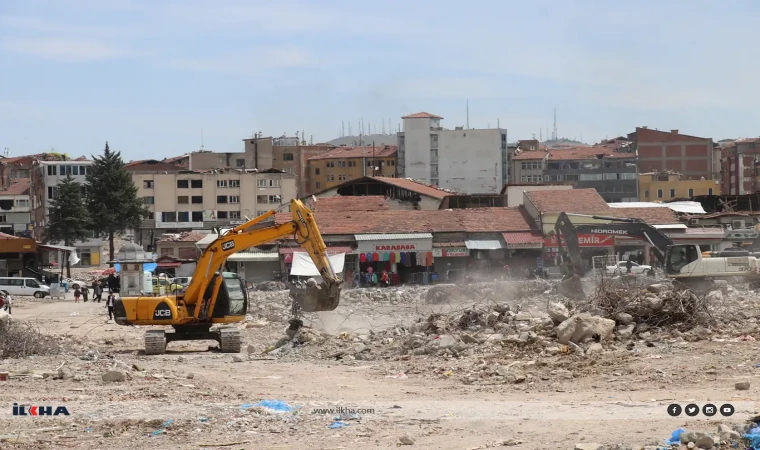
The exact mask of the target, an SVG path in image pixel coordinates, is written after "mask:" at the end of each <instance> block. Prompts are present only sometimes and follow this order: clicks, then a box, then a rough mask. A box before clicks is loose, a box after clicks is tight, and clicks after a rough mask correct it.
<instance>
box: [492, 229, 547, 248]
mask: <svg viewBox="0 0 760 450" xmlns="http://www.w3.org/2000/svg"><path fill="white" fill-rule="evenodd" d="M502 236H504V242H506V243H507V248H508V249H523V248H542V247H543V246H544V237H543V236H542V235H541V233H539V232H538V231H515V232H508V233H503V234H502Z"/></svg>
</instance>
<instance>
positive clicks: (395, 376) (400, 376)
mask: <svg viewBox="0 0 760 450" xmlns="http://www.w3.org/2000/svg"><path fill="white" fill-rule="evenodd" d="M385 378H393V379H396V380H403V379H406V378H409V377H407V376H406V374H405V373H404V372H399V373H397V374H396V375H386V376H385Z"/></svg>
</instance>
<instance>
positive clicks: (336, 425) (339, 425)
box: [330, 420, 349, 430]
mask: <svg viewBox="0 0 760 450" xmlns="http://www.w3.org/2000/svg"><path fill="white" fill-rule="evenodd" d="M348 425H349V424H347V423H345V422H341V421H340V420H336V421H334V422H333V423H331V424H330V428H332V429H333V430H335V429H338V428H344V427H347V426H348Z"/></svg>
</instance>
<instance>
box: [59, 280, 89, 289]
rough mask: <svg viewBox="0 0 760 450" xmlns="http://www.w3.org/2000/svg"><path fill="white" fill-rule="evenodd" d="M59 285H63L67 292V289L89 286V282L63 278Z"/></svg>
mask: <svg viewBox="0 0 760 450" xmlns="http://www.w3.org/2000/svg"><path fill="white" fill-rule="evenodd" d="M61 286H63V288H64V289H65V290H66V291H67V292H68V290H69V289H79V288H82V287H84V286H89V284H88V283H85V282H84V281H79V280H74V279H71V278H64V279H63V281H61Z"/></svg>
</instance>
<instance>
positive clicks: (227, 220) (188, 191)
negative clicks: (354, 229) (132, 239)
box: [127, 161, 297, 249]
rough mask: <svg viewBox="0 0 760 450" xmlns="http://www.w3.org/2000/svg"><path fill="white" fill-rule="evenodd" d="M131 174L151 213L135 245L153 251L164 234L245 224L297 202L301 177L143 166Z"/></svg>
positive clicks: (132, 165)
mask: <svg viewBox="0 0 760 450" xmlns="http://www.w3.org/2000/svg"><path fill="white" fill-rule="evenodd" d="M127 170H129V171H130V172H131V173H132V181H133V182H134V183H135V185H136V186H137V189H138V192H137V195H138V196H139V197H141V198H143V200H144V201H145V203H146V204H147V205H148V208H149V210H150V215H149V217H148V219H147V220H144V221H143V224H142V225H143V226H142V229H141V230H138V232H137V233H136V240H137V242H141V243H142V244H143V245H144V246H150V248H151V249H155V241H156V240H157V239H158V238H159V237H160V236H161V235H162V234H166V233H179V232H182V231H187V230H192V229H208V228H212V227H216V226H226V225H237V224H241V223H243V222H244V221H245V217H249V218H252V217H256V216H258V215H261V214H263V213H265V212H267V211H270V210H272V209H277V208H279V207H280V206H281V205H286V204H287V203H288V202H290V200H291V199H293V198H297V195H296V194H297V188H296V177H295V176H294V175H291V174H287V173H283V172H281V171H278V170H276V169H270V170H267V171H255V170H250V169H215V170H208V171H189V170H184V169H180V168H179V167H176V166H172V165H171V164H167V163H163V162H159V161H141V162H134V163H130V164H128V165H127Z"/></svg>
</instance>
